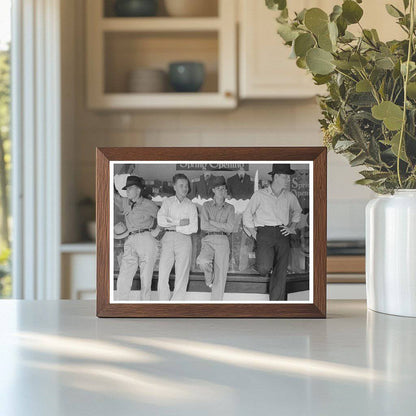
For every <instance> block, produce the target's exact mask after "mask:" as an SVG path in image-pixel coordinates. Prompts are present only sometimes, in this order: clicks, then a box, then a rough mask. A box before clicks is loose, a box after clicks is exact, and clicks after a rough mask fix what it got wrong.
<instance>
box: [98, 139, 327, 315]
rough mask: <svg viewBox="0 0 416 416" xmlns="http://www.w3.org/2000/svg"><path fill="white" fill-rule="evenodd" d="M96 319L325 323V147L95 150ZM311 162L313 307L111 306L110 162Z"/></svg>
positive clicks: (268, 305) (250, 304)
mask: <svg viewBox="0 0 416 416" xmlns="http://www.w3.org/2000/svg"><path fill="white" fill-rule="evenodd" d="M96 157H97V165H96V166H97V186H96V193H97V195H96V201H97V316H98V317H103V318H104V317H120V318H121V317H140V318H144V317H148V318H154V317H171V318H180V317H183V318H190V317H195V318H201V317H207V318H325V317H326V215H327V209H326V166H327V150H326V148H324V147H258V148H256V147H170V148H162V147H146V148H137V147H128V148H97V152H96ZM149 160H150V161H179V160H180V161H183V160H186V161H198V160H207V161H208V160H215V161H218V160H226V161H233V160H235V161H240V160H243V161H244V160H247V161H264V160H267V161H271V160H272V161H276V162H278V161H279V160H293V161H313V184H314V195H313V201H314V215H313V224H314V238H313V278H314V287H313V303H311V304H304V303H290V304H284V303H281V304H276V303H267V302H266V303H261V304H259V303H221V304H219V303H215V304H213V303H169V302H166V303H146V304H137V303H135V304H110V293H109V290H110V267H109V265H110V261H109V260H110V257H109V256H110V253H109V249H110V240H109V237H110V228H109V227H110V218H109V212H110V189H109V185H110V178H109V171H110V170H109V166H110V161H149Z"/></svg>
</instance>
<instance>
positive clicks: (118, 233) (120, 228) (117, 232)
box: [114, 222, 129, 240]
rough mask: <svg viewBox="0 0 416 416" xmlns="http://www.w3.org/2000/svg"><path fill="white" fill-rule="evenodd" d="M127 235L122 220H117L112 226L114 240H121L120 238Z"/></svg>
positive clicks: (127, 231) (127, 232)
mask: <svg viewBox="0 0 416 416" xmlns="http://www.w3.org/2000/svg"><path fill="white" fill-rule="evenodd" d="M128 235H129V230H128V229H127V227H126V224H124V222H119V223H117V224H116V225H115V226H114V238H115V239H116V240H121V239H122V238H126V237H127V236H128Z"/></svg>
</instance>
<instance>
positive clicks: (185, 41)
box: [86, 0, 237, 110]
mask: <svg viewBox="0 0 416 416" xmlns="http://www.w3.org/2000/svg"><path fill="white" fill-rule="evenodd" d="M214 1H215V4H216V6H217V9H218V12H217V13H216V16H211V17H189V18H185V17H184V18H182V17H167V16H166V13H163V10H162V12H161V13H159V14H158V16H157V17H132V18H130V17H128V18H126V17H114V12H113V11H114V1H113V0H108V1H107V0H105V1H104V2H103V1H102V0H100V1H97V0H87V48H86V50H87V56H86V61H87V104H88V107H89V108H91V109H109V110H110V109H146V108H152V109H157V108H160V109H169V108H182V109H185V108H189V109H211V108H212V109H215V108H235V107H236V105H237V73H236V54H237V50H236V47H237V45H236V30H230V27H233V26H234V27H235V28H236V16H235V4H234V2H233V1H230V0H214ZM160 3H161V4H163V2H160ZM103 5H104V7H103ZM182 61H192V62H201V63H203V64H204V69H205V79H204V83H203V85H202V87H201V89H200V90H199V91H198V92H193V93H177V92H175V91H174V90H173V88H172V87H170V85H169V82H167V83H166V86H165V87H163V88H158V87H155V88H147V87H146V88H143V85H149V84H143V83H142V84H140V83H139V84H138V88H135V90H136V91H149V90H150V91H151V90H152V89H153V90H154V91H160V92H154V93H142V92H140V93H137V92H129V90H130V89H129V87H128V85H129V81H128V80H129V74H131V72H132V71H137V70H139V69H157V70H163V71H165V74H166V75H165V76H166V79H168V70H169V64H170V63H172V62H182ZM154 76H155V75H154ZM141 79H143V77H142V78H141ZM158 79H160V78H158ZM136 81H137V80H136ZM139 82H140V81H139ZM148 82H149V81H148ZM153 82H155V83H156V81H154V80H153ZM156 85H157V84H156ZM136 87H137V82H136Z"/></svg>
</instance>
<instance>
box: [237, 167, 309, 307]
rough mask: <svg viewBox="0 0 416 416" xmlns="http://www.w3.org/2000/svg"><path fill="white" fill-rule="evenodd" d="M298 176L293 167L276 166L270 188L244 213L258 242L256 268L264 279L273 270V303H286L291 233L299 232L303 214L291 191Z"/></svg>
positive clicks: (271, 277)
mask: <svg viewBox="0 0 416 416" xmlns="http://www.w3.org/2000/svg"><path fill="white" fill-rule="evenodd" d="M294 173H295V171H294V170H293V169H291V168H290V165H289V164H285V163H280V164H274V165H273V169H272V171H271V172H269V175H271V176H272V183H271V185H270V187H267V188H265V189H260V190H259V191H257V192H255V193H254V194H253V196H252V197H251V199H250V202H249V203H248V206H247V208H246V210H245V211H244V214H243V224H244V227H245V228H246V229H247V230H248V233H249V234H250V235H251V236H252V237H253V238H254V239H256V242H257V244H256V269H257V271H258V272H259V273H260V274H261V275H262V276H266V275H267V274H268V273H269V272H270V271H271V276H270V285H269V297H270V300H285V296H286V279H287V266H288V263H289V252H290V241H289V240H290V234H295V233H296V231H295V228H296V225H297V223H298V222H299V221H300V215H301V212H302V208H301V206H300V204H299V201H298V199H297V197H296V196H295V194H293V193H292V192H290V191H289V188H290V176H291V175H293V174H294Z"/></svg>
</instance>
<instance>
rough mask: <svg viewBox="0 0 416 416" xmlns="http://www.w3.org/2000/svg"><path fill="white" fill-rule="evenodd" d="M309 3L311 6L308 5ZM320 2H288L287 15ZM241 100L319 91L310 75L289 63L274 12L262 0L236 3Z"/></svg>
mask: <svg viewBox="0 0 416 416" xmlns="http://www.w3.org/2000/svg"><path fill="white" fill-rule="evenodd" d="M311 3H313V5H311ZM317 3H320V2H317V1H314V2H311V1H310V0H309V1H308V0H292V1H290V2H289V7H290V12H291V13H293V11H300V10H302V9H303V8H305V7H313V6H317V7H321V5H320V4H319V5H318V4H317ZM239 12H240V25H239V32H240V45H239V48H240V51H239V52H240V55H239V59H240V62H239V64H240V68H239V73H240V74H239V75H240V77H239V87H240V97H241V98H305V97H311V96H314V95H316V94H317V93H318V92H319V88H318V87H316V86H315V85H314V83H313V80H312V77H311V75H310V74H307V73H306V71H305V70H302V69H300V68H298V67H297V66H296V62H295V60H294V59H289V55H290V48H289V47H287V46H285V45H284V44H283V41H282V39H281V38H280V36H279V35H278V34H277V33H276V29H277V24H276V19H275V18H276V16H277V15H278V12H275V11H272V10H269V9H268V8H267V7H266V5H265V2H264V0H239Z"/></svg>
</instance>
